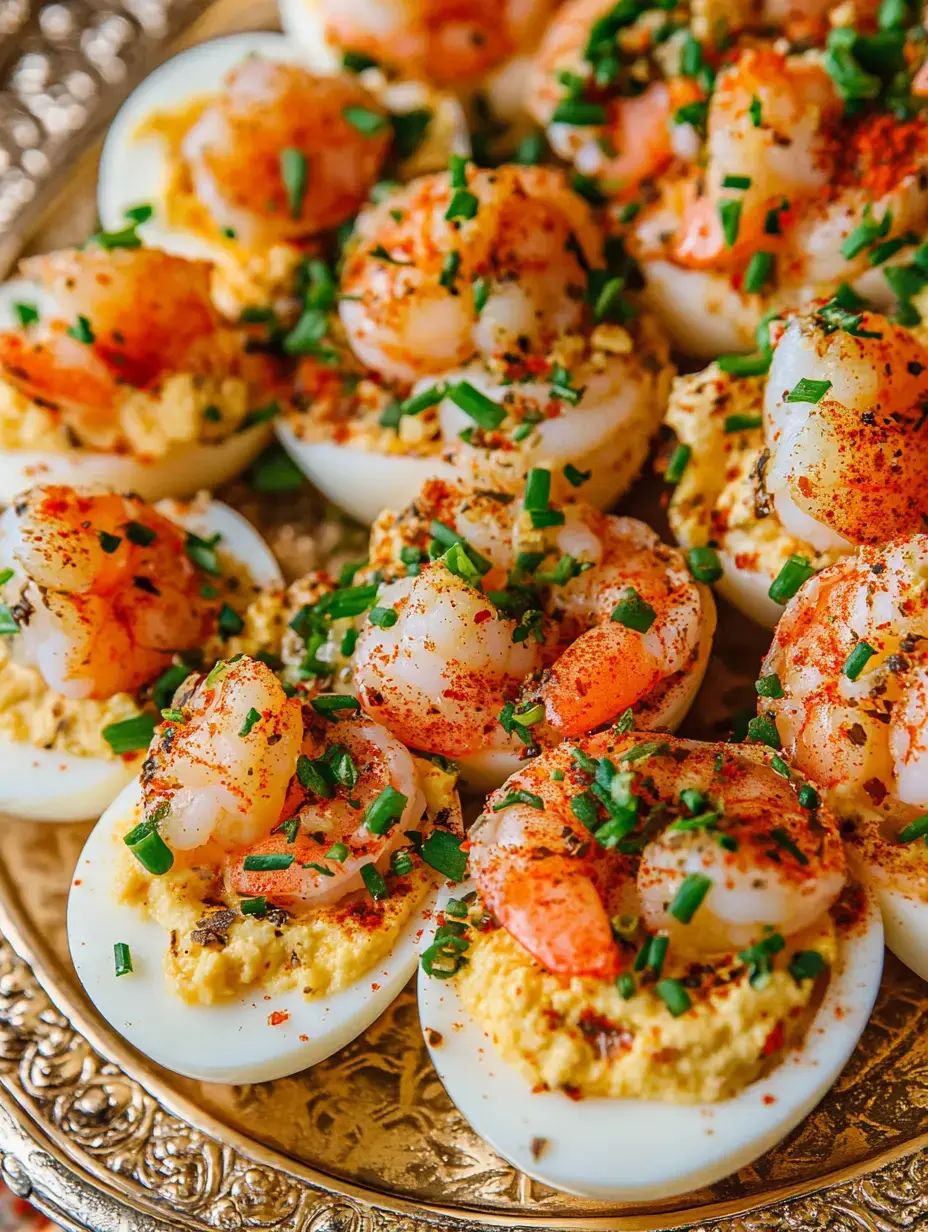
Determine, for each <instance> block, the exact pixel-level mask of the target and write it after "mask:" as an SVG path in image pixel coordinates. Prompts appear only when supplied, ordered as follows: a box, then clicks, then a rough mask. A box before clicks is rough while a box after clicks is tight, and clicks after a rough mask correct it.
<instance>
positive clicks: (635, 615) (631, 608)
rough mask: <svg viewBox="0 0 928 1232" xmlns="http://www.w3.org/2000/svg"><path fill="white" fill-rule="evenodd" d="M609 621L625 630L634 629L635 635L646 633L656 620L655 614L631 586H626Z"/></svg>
mask: <svg viewBox="0 0 928 1232" xmlns="http://www.w3.org/2000/svg"><path fill="white" fill-rule="evenodd" d="M611 619H612V620H614V621H615V622H616V623H617V624H620V625H624V626H625V628H626V629H634V630H635V632H636V633H647V631H648V630H649V629H650V628H651V626H652V625H653V624H654V621H655V620H656V619H657V613H656V612H655V610H654V608H653V607H651V605H650V603H646V602H645V600H644V599H642V597H641V595H639V594H638V591H637V590H635V588H634V587H633V586H628V587H626V589H625V592H624V595H623V597H622V598H621V599H620V600H619V602H618V603H617V604H616V605H615V607H614V608H613V609H612V616H611Z"/></svg>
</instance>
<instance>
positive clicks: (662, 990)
mask: <svg viewBox="0 0 928 1232" xmlns="http://www.w3.org/2000/svg"><path fill="white" fill-rule="evenodd" d="M654 991H655V992H656V993H657V995H658V996H659V997H660V999H661V1000H662V1001H663V1003H664V1004H665V1005H666V1006H667V1008H668V1010H670V1012H671V1014H672V1015H673V1017H674V1018H679V1017H680V1015H681V1014H685V1013H686V1011H687V1010H688V1009H690V1008H691V1007H692V1004H693V1002H692V1000H691V999H690V994H689V993H688V992H687V991H686V989H685V988H684V987H683V985H682V984H681V983H680V981H679V980H658V981H657V983H656V984H655V985H654Z"/></svg>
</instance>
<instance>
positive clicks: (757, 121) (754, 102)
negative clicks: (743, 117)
mask: <svg viewBox="0 0 928 1232" xmlns="http://www.w3.org/2000/svg"><path fill="white" fill-rule="evenodd" d="M748 115H749V116H750V117H751V124H752V125H753V126H754V128H760V125H761V102H760V99H759V98H758V97H757V95H756V94H755V95H754V97H753V98H752V99H751V102H750V104H749V106H748Z"/></svg>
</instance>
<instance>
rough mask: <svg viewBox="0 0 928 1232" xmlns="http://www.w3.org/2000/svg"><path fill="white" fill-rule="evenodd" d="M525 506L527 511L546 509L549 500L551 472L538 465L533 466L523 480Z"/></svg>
mask: <svg viewBox="0 0 928 1232" xmlns="http://www.w3.org/2000/svg"><path fill="white" fill-rule="evenodd" d="M523 501H524V504H525V508H526V509H527V510H529V512H530V513H531V512H537V511H538V510H541V509H547V508H548V505H549V504H550V501H551V472H550V471H549V470H545V469H544V468H543V467H540V466H533V467H532V469H531V470H530V471H529V473H528V478H527V479H526V481H525V496H524V498H523Z"/></svg>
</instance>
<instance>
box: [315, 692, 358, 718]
mask: <svg viewBox="0 0 928 1232" xmlns="http://www.w3.org/2000/svg"><path fill="white" fill-rule="evenodd" d="M310 705H311V706H312V708H313V710H315V712H316V713H317V714H321V715H324V716H325V717H326V718H330V717H331V716H332V715H333V714H337V713H338V711H340V710H360V709H361V703H360V702H359V701H358V699H357V698H356V697H351V696H350V695H349V694H347V693H325V694H323V695H322V696H321V697H314V698H313V700H312V701H311V702H310Z"/></svg>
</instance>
